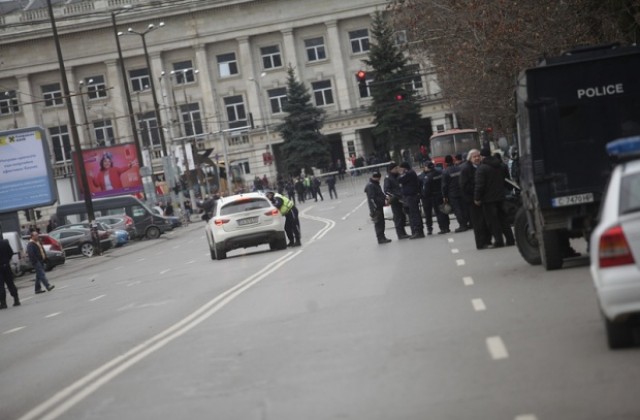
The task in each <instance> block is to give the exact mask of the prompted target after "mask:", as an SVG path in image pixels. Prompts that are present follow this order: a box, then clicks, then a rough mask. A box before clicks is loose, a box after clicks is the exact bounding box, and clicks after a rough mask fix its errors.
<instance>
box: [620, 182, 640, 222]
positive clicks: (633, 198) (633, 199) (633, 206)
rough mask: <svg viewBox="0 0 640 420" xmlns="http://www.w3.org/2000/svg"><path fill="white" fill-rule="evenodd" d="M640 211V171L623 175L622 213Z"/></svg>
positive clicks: (621, 192) (621, 187)
mask: <svg viewBox="0 0 640 420" xmlns="http://www.w3.org/2000/svg"><path fill="white" fill-rule="evenodd" d="M639 211H640V172H636V173H632V174H628V175H625V176H624V177H622V180H621V183H620V211H619V213H620V214H628V213H635V212H639Z"/></svg>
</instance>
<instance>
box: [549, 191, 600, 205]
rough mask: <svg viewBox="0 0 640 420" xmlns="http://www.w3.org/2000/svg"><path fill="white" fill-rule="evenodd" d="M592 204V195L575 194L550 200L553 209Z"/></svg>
mask: <svg viewBox="0 0 640 420" xmlns="http://www.w3.org/2000/svg"><path fill="white" fill-rule="evenodd" d="M583 203H593V194H592V193H586V194H577V195H568V196H566V197H557V198H554V199H552V200H551V205H552V206H553V207H564V206H573V205H575V204H583Z"/></svg>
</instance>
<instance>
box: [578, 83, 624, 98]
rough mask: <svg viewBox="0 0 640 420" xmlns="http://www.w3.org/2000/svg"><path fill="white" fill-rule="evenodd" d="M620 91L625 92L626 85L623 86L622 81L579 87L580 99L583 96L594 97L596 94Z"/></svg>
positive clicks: (611, 93) (612, 93) (609, 93)
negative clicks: (612, 83) (584, 87)
mask: <svg viewBox="0 0 640 420" xmlns="http://www.w3.org/2000/svg"><path fill="white" fill-rule="evenodd" d="M618 93H624V87H623V86H622V83H616V84H615V85H606V86H595V87H588V88H586V89H578V99H582V98H583V97H585V98H593V97H596V96H607V95H615V94H618Z"/></svg>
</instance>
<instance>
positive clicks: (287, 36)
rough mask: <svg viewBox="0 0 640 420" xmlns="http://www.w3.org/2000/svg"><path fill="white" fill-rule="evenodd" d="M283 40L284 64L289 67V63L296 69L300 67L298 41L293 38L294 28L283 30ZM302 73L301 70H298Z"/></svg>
mask: <svg viewBox="0 0 640 420" xmlns="http://www.w3.org/2000/svg"><path fill="white" fill-rule="evenodd" d="M282 40H283V44H284V57H283V58H284V66H285V67H288V66H289V64H291V66H292V67H293V68H295V69H297V68H298V58H297V55H296V43H295V40H294V39H293V29H283V30H282ZM298 74H300V72H298Z"/></svg>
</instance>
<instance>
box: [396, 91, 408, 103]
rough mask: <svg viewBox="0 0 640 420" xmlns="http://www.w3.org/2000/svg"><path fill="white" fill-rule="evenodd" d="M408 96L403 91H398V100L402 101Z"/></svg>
mask: <svg viewBox="0 0 640 420" xmlns="http://www.w3.org/2000/svg"><path fill="white" fill-rule="evenodd" d="M406 98H407V95H406V94H404V93H403V92H398V93H396V96H395V99H396V101H397V102H402V101H404V100H405V99H406Z"/></svg>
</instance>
